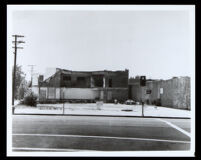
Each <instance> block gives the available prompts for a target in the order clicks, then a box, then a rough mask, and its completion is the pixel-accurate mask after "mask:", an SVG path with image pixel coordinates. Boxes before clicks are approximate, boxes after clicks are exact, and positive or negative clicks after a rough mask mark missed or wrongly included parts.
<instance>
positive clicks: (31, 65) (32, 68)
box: [28, 64, 36, 86]
mask: <svg viewBox="0 0 201 160" xmlns="http://www.w3.org/2000/svg"><path fill="white" fill-rule="evenodd" d="M28 66H29V67H31V86H32V81H33V71H34V66H36V65H33V64H30V65H28Z"/></svg>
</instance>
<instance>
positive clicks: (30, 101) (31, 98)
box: [23, 92, 37, 106]
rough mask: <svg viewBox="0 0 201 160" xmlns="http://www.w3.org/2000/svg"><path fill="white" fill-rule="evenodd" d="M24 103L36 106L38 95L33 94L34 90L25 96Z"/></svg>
mask: <svg viewBox="0 0 201 160" xmlns="http://www.w3.org/2000/svg"><path fill="white" fill-rule="evenodd" d="M23 102H24V104H26V105H28V106H36V104H37V96H36V95H34V94H33V92H31V93H30V94H29V95H27V96H26V97H25V98H24V101H23Z"/></svg>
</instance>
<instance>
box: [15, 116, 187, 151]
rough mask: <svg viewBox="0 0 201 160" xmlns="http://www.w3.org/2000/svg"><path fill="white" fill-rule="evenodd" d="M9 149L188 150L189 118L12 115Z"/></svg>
mask: <svg viewBox="0 0 201 160" xmlns="http://www.w3.org/2000/svg"><path fill="white" fill-rule="evenodd" d="M12 137H13V151H80V150H81V151H89V150H90V151H93V150H94V151H156V150H157V151H165V150H189V149H190V119H159V118H133V117H94V116H91V117H90V116H45V115H42V116H39V115H13V135H12Z"/></svg>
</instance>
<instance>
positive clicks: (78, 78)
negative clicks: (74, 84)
mask: <svg viewBox="0 0 201 160" xmlns="http://www.w3.org/2000/svg"><path fill="white" fill-rule="evenodd" d="M77 80H78V81H85V77H77Z"/></svg>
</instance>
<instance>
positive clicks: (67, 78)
mask: <svg viewBox="0 0 201 160" xmlns="http://www.w3.org/2000/svg"><path fill="white" fill-rule="evenodd" d="M63 80H64V81H71V77H70V76H63Z"/></svg>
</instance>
